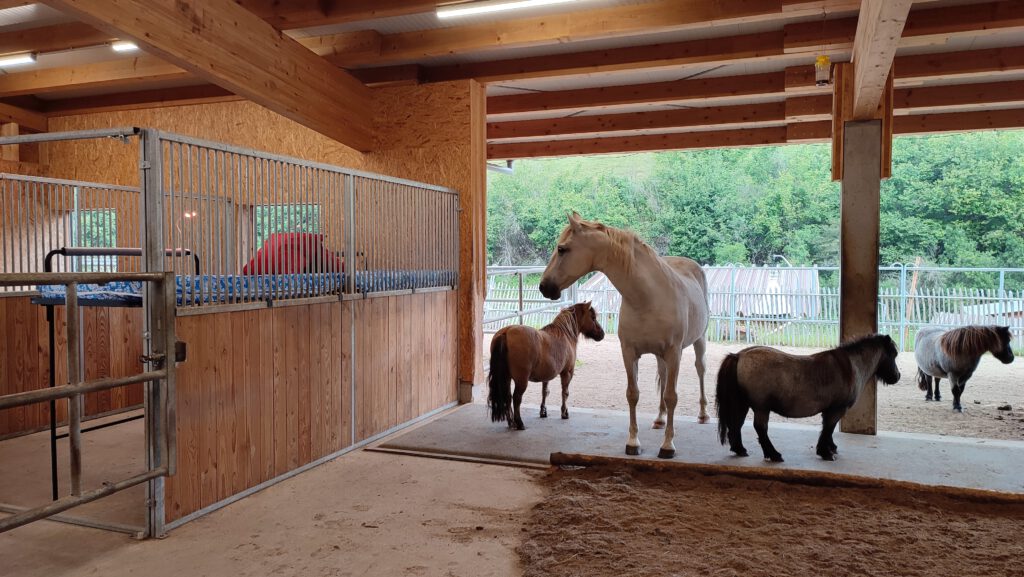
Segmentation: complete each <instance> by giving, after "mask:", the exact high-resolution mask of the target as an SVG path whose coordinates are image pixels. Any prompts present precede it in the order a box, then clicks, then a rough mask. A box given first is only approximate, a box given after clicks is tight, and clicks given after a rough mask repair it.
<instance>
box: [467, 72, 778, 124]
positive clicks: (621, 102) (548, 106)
mask: <svg viewBox="0 0 1024 577" xmlns="http://www.w3.org/2000/svg"><path fill="white" fill-rule="evenodd" d="M784 92H785V82H784V74H783V73H782V72H767V73H764V74H749V75H744V76H724V77H719V78H694V79H690V80H674V81H671V82H655V83H651V84H631V85H625V86H603V87H600V88H580V89H576V90H560V91H555V92H532V93H529V94H510V95H503V96H491V97H489V98H488V99H487V114H488V116H493V115H500V114H515V113H519V112H533V111H538V110H576V109H589V110H593V109H614V108H616V107H621V106H632V105H636V104H672V103H683V102H695V101H696V102H702V101H706V100H714V101H715V102H728V101H729V100H730V99H736V98H746V97H749V96H753V95H761V94H783V93H784Z"/></svg>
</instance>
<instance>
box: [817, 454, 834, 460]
mask: <svg viewBox="0 0 1024 577" xmlns="http://www.w3.org/2000/svg"><path fill="white" fill-rule="evenodd" d="M818 456H819V457H821V460H823V461H835V460H836V457H835V455H833V454H832V453H818Z"/></svg>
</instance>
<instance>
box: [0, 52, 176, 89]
mask: <svg viewBox="0 0 1024 577" xmlns="http://www.w3.org/2000/svg"><path fill="white" fill-rule="evenodd" d="M189 76H190V74H189V73H188V72H186V71H184V70H182V69H181V68H178V67H177V66H174V65H172V64H168V63H166V62H164V61H163V60H160V59H159V58H154V57H152V56H140V57H138V58H125V59H122V60H111V61H108V62H99V63H96V64H85V65H80V66H67V67H63V68H44V69H42V70H30V71H27V72H13V73H11V74H3V75H0V97H9V96H19V95H24V94H47V93H51V92H59V91H65V90H75V89H83V88H117V87H131V86H137V85H138V84H139V83H140V82H148V81H165V80H180V79H182V78H188V77H189Z"/></svg>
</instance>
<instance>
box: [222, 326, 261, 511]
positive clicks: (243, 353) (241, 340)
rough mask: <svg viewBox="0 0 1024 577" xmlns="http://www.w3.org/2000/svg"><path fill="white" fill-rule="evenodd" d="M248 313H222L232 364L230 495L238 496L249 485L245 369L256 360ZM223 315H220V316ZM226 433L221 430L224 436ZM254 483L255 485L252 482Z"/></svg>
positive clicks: (247, 383) (248, 384) (246, 376)
mask: <svg viewBox="0 0 1024 577" xmlns="http://www.w3.org/2000/svg"><path fill="white" fill-rule="evenodd" d="M246 312H248V311H240V312H233V313H227V314H224V316H226V317H228V320H229V322H230V327H231V331H230V344H229V348H230V353H229V355H230V357H229V358H230V362H231V386H230V396H231V408H232V409H233V412H232V414H231V419H232V423H233V427H232V429H233V431H234V436H233V438H232V440H231V449H232V450H231V457H232V467H231V494H232V495H234V494H235V493H239V492H241V491H243V490H244V489H246V488H247V487H250V486H252V484H250V480H249V461H250V455H249V418H248V410H249V406H248V405H249V403H248V396H247V394H246V393H247V391H248V389H249V388H250V386H251V384H250V382H249V379H248V376H249V375H248V374H247V370H246V369H247V367H248V366H249V363H250V362H252V361H253V360H255V359H250V358H249V354H248V353H249V347H248V344H249V340H250V339H251V338H252V337H253V335H250V334H249V333H248V331H247V330H246V324H245V323H246V316H245V313H246ZM222 314H223V313H222ZM224 433H225V432H224V431H221V434H222V435H223V434H224ZM253 484H255V483H253Z"/></svg>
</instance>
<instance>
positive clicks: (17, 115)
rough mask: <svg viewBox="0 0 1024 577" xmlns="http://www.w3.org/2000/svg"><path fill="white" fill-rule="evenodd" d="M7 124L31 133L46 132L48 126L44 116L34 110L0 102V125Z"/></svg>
mask: <svg viewBox="0 0 1024 577" xmlns="http://www.w3.org/2000/svg"><path fill="white" fill-rule="evenodd" d="M9 122H13V123H15V124H17V125H19V126H21V127H22V128H27V129H29V130H31V131H33V132H46V131H47V130H48V124H49V120H48V119H47V118H46V116H45V115H43V114H40V113H39V112H36V111H35V110H29V109H27V108H21V107H19V106H14V105H13V104H8V103H6V102H0V123H9Z"/></svg>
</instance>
